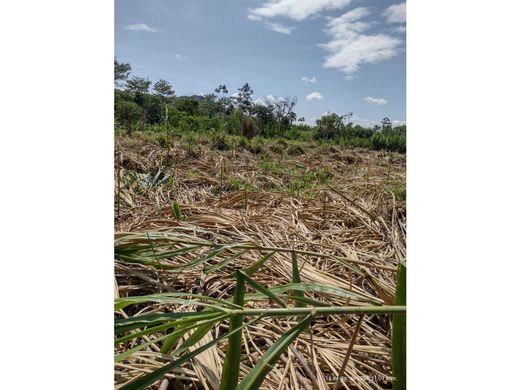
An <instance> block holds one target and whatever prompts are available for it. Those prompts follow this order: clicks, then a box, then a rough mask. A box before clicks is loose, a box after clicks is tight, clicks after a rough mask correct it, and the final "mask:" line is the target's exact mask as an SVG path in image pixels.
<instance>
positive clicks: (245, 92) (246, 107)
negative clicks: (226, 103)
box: [236, 83, 254, 114]
mask: <svg viewBox="0 0 520 390" xmlns="http://www.w3.org/2000/svg"><path fill="white" fill-rule="evenodd" d="M253 93H254V91H253V90H252V89H251V86H250V85H249V83H245V84H244V85H243V86H242V87H241V88H239V89H238V95H237V97H236V101H237V104H238V108H240V109H241V110H242V111H244V112H246V113H247V114H250V113H251V108H252V107H253Z"/></svg>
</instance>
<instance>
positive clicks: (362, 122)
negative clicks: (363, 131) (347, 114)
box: [350, 114, 406, 127]
mask: <svg viewBox="0 0 520 390" xmlns="http://www.w3.org/2000/svg"><path fill="white" fill-rule="evenodd" d="M350 120H351V121H352V124H353V125H354V126H356V125H359V126H362V127H374V126H376V125H377V126H381V121H375V120H373V119H363V118H360V117H359V116H357V115H356V114H354V115H352V118H350ZM402 125H406V121H400V120H393V121H392V126H402Z"/></svg>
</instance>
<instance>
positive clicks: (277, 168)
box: [259, 158, 282, 174]
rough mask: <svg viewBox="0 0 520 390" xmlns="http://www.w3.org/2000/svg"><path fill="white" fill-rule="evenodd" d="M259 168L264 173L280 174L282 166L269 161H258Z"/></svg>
mask: <svg viewBox="0 0 520 390" xmlns="http://www.w3.org/2000/svg"><path fill="white" fill-rule="evenodd" d="M259 165H260V168H262V169H263V170H264V171H268V172H272V173H276V174H280V173H281V172H282V165H281V164H280V163H279V162H278V161H270V160H268V159H265V158H264V159H262V161H260V164H259Z"/></svg>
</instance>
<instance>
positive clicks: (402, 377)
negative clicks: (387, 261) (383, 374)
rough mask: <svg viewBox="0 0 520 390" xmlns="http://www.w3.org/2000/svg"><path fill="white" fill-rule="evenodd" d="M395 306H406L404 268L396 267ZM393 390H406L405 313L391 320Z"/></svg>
mask: <svg viewBox="0 0 520 390" xmlns="http://www.w3.org/2000/svg"><path fill="white" fill-rule="evenodd" d="M395 304H396V305H406V266H405V265H404V264H402V263H399V264H398V265H397V286H396V295H395ZM392 372H393V376H394V378H395V379H394V382H393V389H394V390H406V313H396V314H395V315H394V316H393V319H392Z"/></svg>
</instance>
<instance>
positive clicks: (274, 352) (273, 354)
mask: <svg viewBox="0 0 520 390" xmlns="http://www.w3.org/2000/svg"><path fill="white" fill-rule="evenodd" d="M311 318H312V316H311V315H308V316H307V317H305V318H304V319H303V320H302V321H300V322H299V323H298V324H296V326H294V327H293V328H291V329H290V330H289V331H287V332H286V333H284V334H283V335H282V337H280V338H279V339H278V340H276V342H275V343H274V344H273V345H272V346H271V347H270V348H269V349H268V350H267V351H266V352H265V353H264V354H263V355H262V357H261V358H260V359H259V360H258V362H257V363H256V365H255V366H254V367H253V368H252V369H251V371H249V373H248V374H247V375H246V376H245V378H244V379H243V380H242V382H240V384H239V385H238V386H237V387H236V390H256V389H259V388H260V385H261V384H262V382H263V381H264V379H265V377H266V376H267V374H269V372H270V371H271V370H272V368H273V367H274V364H275V363H276V361H277V360H278V358H279V357H280V356H281V355H282V353H283V352H284V351H285V350H286V349H287V348H288V347H289V345H290V344H291V343H292V342H293V341H294V340H295V339H296V337H298V335H299V334H300V333H301V332H303V331H304V330H305V329H307V328H308V327H309V325H310V323H311Z"/></svg>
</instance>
